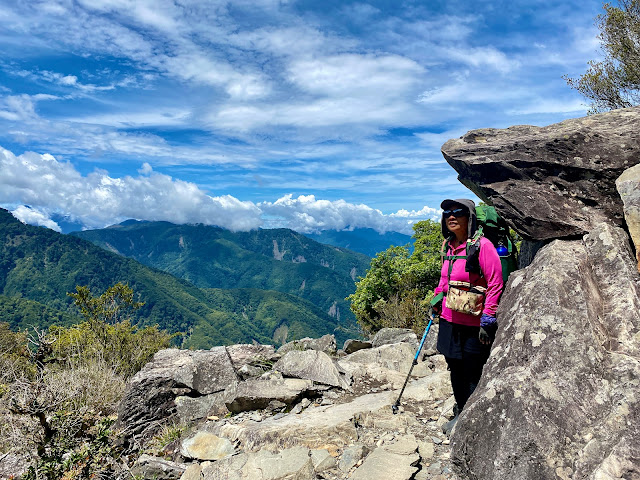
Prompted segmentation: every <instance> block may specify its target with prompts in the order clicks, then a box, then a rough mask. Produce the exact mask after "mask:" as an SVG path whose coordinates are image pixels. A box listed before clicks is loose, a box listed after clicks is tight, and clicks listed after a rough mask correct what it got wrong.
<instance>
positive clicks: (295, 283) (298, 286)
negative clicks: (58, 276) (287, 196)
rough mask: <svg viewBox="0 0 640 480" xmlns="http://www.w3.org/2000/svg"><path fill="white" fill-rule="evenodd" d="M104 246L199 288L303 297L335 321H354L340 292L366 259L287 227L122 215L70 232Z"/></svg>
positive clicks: (349, 287)
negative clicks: (246, 228) (246, 227)
mask: <svg viewBox="0 0 640 480" xmlns="http://www.w3.org/2000/svg"><path fill="white" fill-rule="evenodd" d="M71 235H74V236H77V237H80V238H84V239H86V240H89V241H91V242H93V243H95V244H96V245H99V246H101V247H103V248H105V249H108V250H111V251H113V252H116V253H119V254H121V255H124V256H127V257H130V258H134V259H136V260H138V261H139V262H141V263H144V264H145V265H149V266H152V267H155V268H159V269H161V270H164V271H166V272H168V273H171V274H172V275H175V276H177V277H179V278H183V279H185V280H188V281H189V282H192V283H193V284H194V285H196V286H198V287H201V288H258V289H266V290H276V291H279V292H283V293H288V294H292V295H296V296H298V297H300V298H303V299H306V300H309V301H310V302H312V303H313V304H315V305H317V306H318V307H320V308H321V309H322V310H323V311H324V312H327V313H329V314H330V315H331V316H332V317H334V318H335V319H336V321H338V322H339V323H340V324H343V325H345V324H346V325H349V324H354V323H355V318H354V316H353V314H352V312H351V311H350V309H349V303H348V302H347V301H346V300H345V298H346V297H347V296H348V295H350V294H351V293H353V292H354V291H355V281H356V279H357V278H358V276H361V275H364V274H365V273H366V270H367V269H368V268H369V264H370V260H371V259H370V258H369V257H368V256H366V255H364V254H360V253H357V252H352V251H349V250H346V249H344V248H338V247H333V246H329V245H324V244H321V243H318V242H316V241H314V240H311V239H309V238H307V237H306V236H304V235H302V234H299V233H296V232H294V231H293V230H289V229H272V230H254V231H250V232H231V231H229V230H225V229H222V228H218V227H212V226H206V225H176V224H172V223H169V222H135V221H127V222H124V223H122V224H119V225H114V226H111V227H108V228H104V229H98V230H89V231H83V232H73V233H72V234H71Z"/></svg>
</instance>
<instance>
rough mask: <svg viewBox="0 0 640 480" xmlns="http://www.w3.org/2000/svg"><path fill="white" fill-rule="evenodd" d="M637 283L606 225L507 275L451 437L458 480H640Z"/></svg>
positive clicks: (620, 238) (622, 236) (620, 234)
mask: <svg viewBox="0 0 640 480" xmlns="http://www.w3.org/2000/svg"><path fill="white" fill-rule="evenodd" d="M639 280H640V278H639V277H638V274H637V272H636V265H635V261H634V259H633V257H632V253H631V249H630V247H629V242H628V236H627V235H626V233H625V232H624V231H623V230H622V229H620V228H617V227H613V226H611V225H610V224H606V223H603V224H600V225H597V226H596V227H595V228H594V229H593V231H592V232H591V233H590V234H588V235H586V236H585V237H584V238H583V240H573V241H562V240H556V241H554V242H552V243H550V244H549V245H547V246H545V247H544V248H543V249H542V250H540V251H539V252H538V254H537V255H536V257H535V259H534V261H533V263H532V264H531V265H530V266H529V267H527V268H526V269H523V270H520V271H518V272H515V273H513V274H512V276H511V278H510V279H509V282H508V285H507V288H506V290H505V293H504V295H503V297H502V300H501V303H500V308H499V311H498V318H499V321H500V329H499V331H498V335H497V338H496V342H495V344H494V347H493V350H492V353H491V357H490V358H489V361H488V362H487V364H486V365H485V368H484V372H483V377H482V380H481V382H480V385H479V386H478V388H477V389H476V391H475V392H474V394H473V395H472V397H471V398H470V400H469V402H468V403H467V405H466V406H465V409H464V411H463V412H462V415H461V417H460V420H459V422H458V424H457V426H456V430H455V432H454V435H453V438H452V458H453V462H454V465H455V467H456V469H457V473H458V474H459V476H460V478H464V479H467V480H494V479H509V480H525V479H526V480H547V479H548V480H551V479H553V480H556V479H563V480H569V479H571V480H574V479H590V480H614V479H623V478H628V479H632V478H640V442H639V441H638V439H639V438H640V281H639Z"/></svg>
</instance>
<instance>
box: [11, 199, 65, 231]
mask: <svg viewBox="0 0 640 480" xmlns="http://www.w3.org/2000/svg"><path fill="white" fill-rule="evenodd" d="M11 213H12V214H13V216H14V217H16V218H17V219H18V220H20V221H21V222H22V223H27V224H29V225H38V226H40V227H47V228H50V229H51V230H55V231H56V232H60V231H61V229H60V226H59V225H58V224H57V223H56V222H54V221H53V220H51V219H50V218H49V215H47V214H46V213H43V212H40V211H38V210H36V209H33V208H31V207H28V206H26V205H20V206H18V208H16V209H15V210H13V211H12V212H11Z"/></svg>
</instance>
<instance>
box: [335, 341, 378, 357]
mask: <svg viewBox="0 0 640 480" xmlns="http://www.w3.org/2000/svg"><path fill="white" fill-rule="evenodd" d="M372 346H373V344H372V343H371V342H368V341H363V340H353V339H349V340H347V341H346V342H344V347H343V348H342V350H343V351H344V353H345V354H347V355H348V354H350V353H353V352H357V351H358V350H365V349H367V348H371V347H372Z"/></svg>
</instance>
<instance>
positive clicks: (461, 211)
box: [442, 208, 468, 218]
mask: <svg viewBox="0 0 640 480" xmlns="http://www.w3.org/2000/svg"><path fill="white" fill-rule="evenodd" d="M451 215H453V216H454V217H456V218H460V217H466V216H467V215H468V210H467V209H466V208H455V209H453V210H445V211H443V212H442V216H443V217H444V218H447V217H450V216H451Z"/></svg>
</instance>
